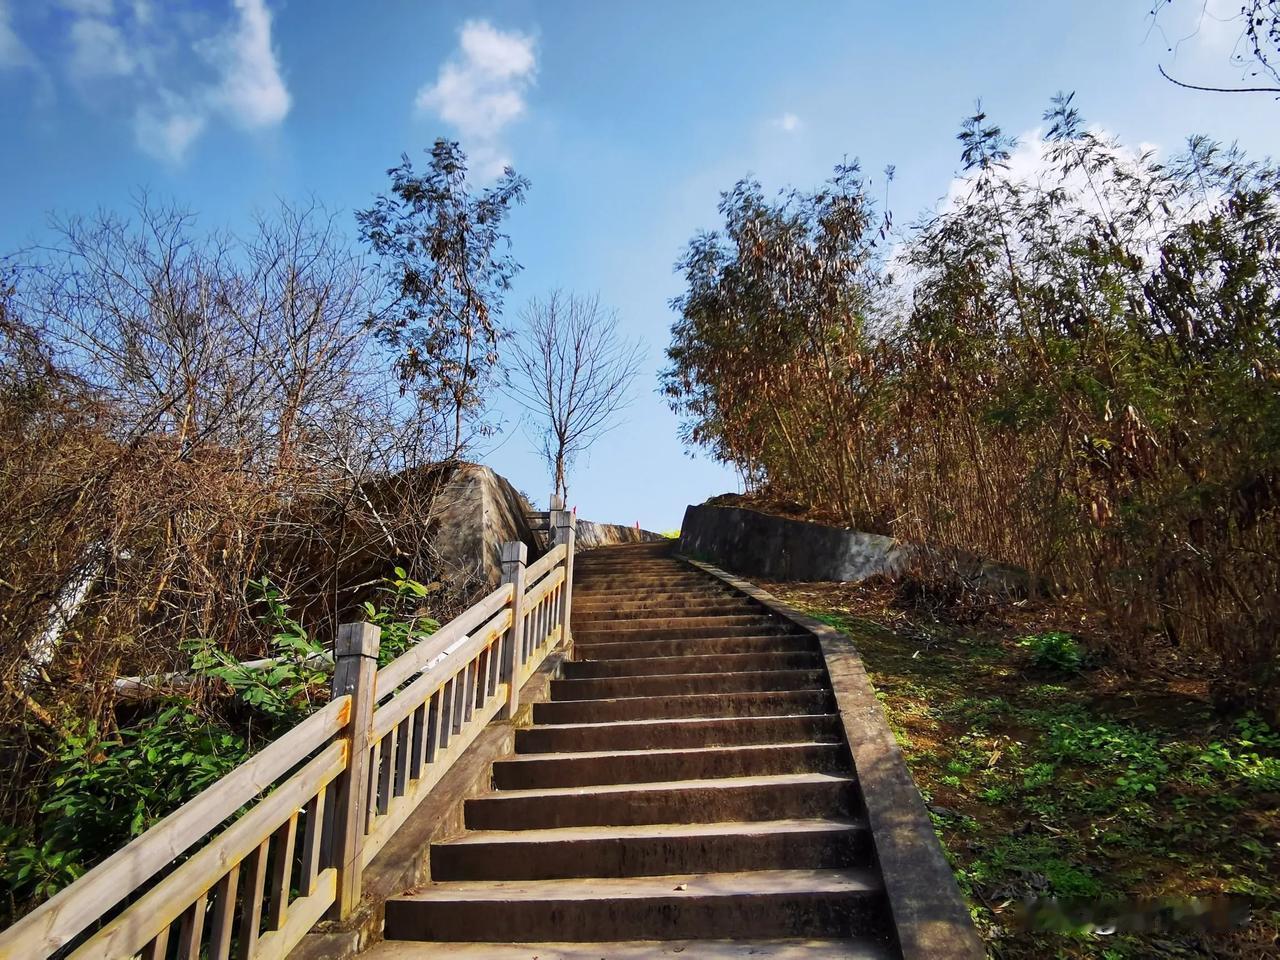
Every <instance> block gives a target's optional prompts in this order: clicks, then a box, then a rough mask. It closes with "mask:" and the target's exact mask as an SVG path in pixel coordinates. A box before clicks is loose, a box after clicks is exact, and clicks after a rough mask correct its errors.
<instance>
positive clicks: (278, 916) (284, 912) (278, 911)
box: [267, 811, 298, 930]
mask: <svg viewBox="0 0 1280 960" xmlns="http://www.w3.org/2000/svg"><path fill="white" fill-rule="evenodd" d="M297 834H298V814H297V812H296V811H295V812H294V813H293V814H292V815H291V816H290V817H289V819H288V820H286V821H285V822H284V824H283V825H282V826H281V827H280V829H279V830H277V831H276V856H275V864H274V867H273V869H272V871H271V909H270V911H269V912H268V913H267V929H268V930H279V929H280V928H281V927H283V926H284V921H285V917H287V916H288V914H289V888H290V887H291V886H292V881H293V849H294V843H295V842H296V839H295V838H296V837H297Z"/></svg>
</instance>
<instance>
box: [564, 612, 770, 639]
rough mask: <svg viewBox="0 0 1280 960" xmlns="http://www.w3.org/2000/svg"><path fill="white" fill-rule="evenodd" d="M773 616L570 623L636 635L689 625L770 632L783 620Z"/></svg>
mask: <svg viewBox="0 0 1280 960" xmlns="http://www.w3.org/2000/svg"><path fill="white" fill-rule="evenodd" d="M783 623H785V621H780V620H778V619H777V618H775V617H771V616H769V615H768V614H767V613H765V612H764V611H758V612H753V613H746V614H741V613H721V612H719V611H717V612H715V613H710V614H705V615H702V616H680V617H631V618H628V619H626V620H620V621H619V620H613V621H608V620H606V621H603V622H598V623H592V624H585V623H583V622H582V621H581V620H579V621H575V622H574V624H573V627H574V633H597V632H600V631H602V630H608V631H609V632H610V633H612V632H614V631H625V632H626V634H627V635H628V636H635V637H639V636H640V635H642V634H645V633H657V632H662V633H668V632H672V631H677V630H687V629H689V628H690V627H698V628H706V629H708V630H710V629H714V628H718V627H746V626H754V627H759V628H761V629H760V632H761V633H770V632H771V631H772V628H773V627H775V626H777V625H779V624H783Z"/></svg>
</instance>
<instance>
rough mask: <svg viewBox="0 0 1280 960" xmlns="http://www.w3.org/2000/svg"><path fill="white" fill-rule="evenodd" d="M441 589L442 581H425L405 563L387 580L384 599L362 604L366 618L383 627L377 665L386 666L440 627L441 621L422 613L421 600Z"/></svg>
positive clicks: (384, 587)
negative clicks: (380, 602)
mask: <svg viewBox="0 0 1280 960" xmlns="http://www.w3.org/2000/svg"><path fill="white" fill-rule="evenodd" d="M439 589H440V584H438V583H430V584H424V583H420V582H418V581H417V580H413V579H411V578H410V577H409V574H408V573H407V572H406V571H405V569H404V568H403V567H396V568H395V576H394V577H389V578H388V579H387V580H386V581H384V584H383V587H382V593H383V595H384V597H385V598H386V601H385V603H383V604H381V605H380V604H375V603H373V602H371V601H368V600H366V601H365V602H364V604H362V609H363V611H364V618H365V620H366V621H368V622H369V623H372V624H374V625H375V626H377V627H379V628H380V629H381V630H382V639H381V644H380V646H379V647H378V666H380V667H385V666H386V665H387V664H388V663H390V662H391V661H392V660H394V659H396V657H398V656H400V655H401V654H403V653H404V652H405V651H407V650H408V649H409V648H410V647H412V646H414V644H416V643H419V642H420V641H422V640H423V639H425V638H426V637H429V636H431V634H433V633H435V632H436V631H437V630H439V629H440V622H439V621H438V620H435V619H433V618H431V617H428V616H426V615H425V614H421V613H419V612H417V611H418V609H419V608H420V607H421V604H422V601H424V600H426V599H427V598H428V597H429V596H431V595H432V594H433V593H436V592H437V591H439Z"/></svg>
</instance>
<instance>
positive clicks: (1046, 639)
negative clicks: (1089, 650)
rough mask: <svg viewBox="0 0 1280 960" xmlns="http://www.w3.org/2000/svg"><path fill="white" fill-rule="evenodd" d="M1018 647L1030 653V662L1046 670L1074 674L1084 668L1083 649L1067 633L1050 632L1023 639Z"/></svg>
mask: <svg viewBox="0 0 1280 960" xmlns="http://www.w3.org/2000/svg"><path fill="white" fill-rule="evenodd" d="M1018 646H1020V647H1024V648H1026V649H1028V650H1030V651H1031V662H1032V663H1034V664H1035V665H1036V666H1037V667H1042V668H1044V669H1046V670H1058V671H1061V672H1063V673H1075V672H1076V671H1078V670H1079V669H1080V668H1081V667H1082V666H1084V659H1085V653H1084V648H1083V647H1082V646H1080V643H1079V641H1077V640H1076V638H1075V637H1073V636H1071V634H1069V633H1061V632H1059V631H1056V630H1054V631H1050V632H1048V633H1035V634H1032V635H1031V636H1029V637H1023V638H1022V639H1021V640H1019V641H1018Z"/></svg>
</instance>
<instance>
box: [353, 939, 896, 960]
mask: <svg viewBox="0 0 1280 960" xmlns="http://www.w3.org/2000/svg"><path fill="white" fill-rule="evenodd" d="M361 956H362V957H368V958H369V960H436V958H438V957H448V958H451V960H452V958H457V960H650V958H654V957H666V958H668V960H674V958H679V960H896V958H898V957H899V954H898V952H897V951H896V950H894V949H893V948H892V947H891V946H890V945H889V944H887V943H885V942H883V941H881V940H877V939H875V938H872V937H863V938H859V939H856V940H852V939H850V940H815V939H811V938H804V939H790V940H785V939H784V940H610V941H608V942H607V943H563V942H560V943H528V942H525V943H478V942H475V941H471V942H466V943H463V942H458V943H450V944H430V943H418V942H415V941H411V940H384V941H383V942H381V943H379V944H376V945H375V946H373V947H372V948H370V949H369V950H368V952H366V953H362V954H361Z"/></svg>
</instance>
